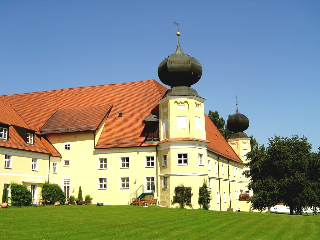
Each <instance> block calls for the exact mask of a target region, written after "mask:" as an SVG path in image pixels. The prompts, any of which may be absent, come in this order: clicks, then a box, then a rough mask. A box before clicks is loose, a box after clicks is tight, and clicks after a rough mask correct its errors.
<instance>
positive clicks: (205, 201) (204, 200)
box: [198, 182, 211, 210]
mask: <svg viewBox="0 0 320 240" xmlns="http://www.w3.org/2000/svg"><path fill="white" fill-rule="evenodd" d="M210 195H211V191H210V189H209V188H208V185H207V182H203V185H202V187H200V188H199V199H198V203H199V205H200V207H202V208H203V209H205V210H208V209H209V207H210V200H211V198H210Z"/></svg>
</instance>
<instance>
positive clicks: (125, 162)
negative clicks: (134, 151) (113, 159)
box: [120, 157, 129, 168]
mask: <svg viewBox="0 0 320 240" xmlns="http://www.w3.org/2000/svg"><path fill="white" fill-rule="evenodd" d="M120 168H129V157H121V162H120Z"/></svg>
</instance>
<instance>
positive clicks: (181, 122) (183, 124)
mask: <svg viewBox="0 0 320 240" xmlns="http://www.w3.org/2000/svg"><path fill="white" fill-rule="evenodd" d="M177 128H178V129H186V128H187V117H186V116H178V117H177Z"/></svg>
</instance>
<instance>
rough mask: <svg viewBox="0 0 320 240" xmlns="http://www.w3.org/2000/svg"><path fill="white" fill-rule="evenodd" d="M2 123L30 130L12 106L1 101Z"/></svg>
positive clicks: (0, 114)
mask: <svg viewBox="0 0 320 240" xmlns="http://www.w3.org/2000/svg"><path fill="white" fill-rule="evenodd" d="M0 123H4V124H7V125H15V126H18V127H23V128H26V129H29V127H28V125H27V124H26V123H25V121H23V119H22V118H21V117H20V116H19V114H18V113H17V112H16V111H15V110H14V109H13V108H12V106H11V105H10V104H9V103H7V102H4V101H0Z"/></svg>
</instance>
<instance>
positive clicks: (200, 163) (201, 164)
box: [198, 153, 204, 166]
mask: <svg viewBox="0 0 320 240" xmlns="http://www.w3.org/2000/svg"><path fill="white" fill-rule="evenodd" d="M198 163H199V166H204V161H203V154H202V153H198Z"/></svg>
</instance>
